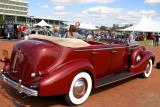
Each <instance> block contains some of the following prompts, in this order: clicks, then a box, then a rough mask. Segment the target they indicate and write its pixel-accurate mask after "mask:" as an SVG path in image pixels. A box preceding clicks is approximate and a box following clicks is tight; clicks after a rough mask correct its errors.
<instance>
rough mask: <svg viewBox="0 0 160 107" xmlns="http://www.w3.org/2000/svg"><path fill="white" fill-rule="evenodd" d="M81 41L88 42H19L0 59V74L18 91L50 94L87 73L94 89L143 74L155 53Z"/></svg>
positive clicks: (119, 44)
mask: <svg viewBox="0 0 160 107" xmlns="http://www.w3.org/2000/svg"><path fill="white" fill-rule="evenodd" d="M48 38H50V39H51V38H52V37H48ZM60 39H61V38H60ZM63 39H65V38H63ZM83 42H85V43H87V44H89V45H88V46H82V47H74V48H73V47H67V46H62V45H60V44H58V43H55V42H52V41H50V40H48V39H47V40H46V39H44V38H43V39H42V38H38V37H34V38H31V39H30V40H24V41H20V42H19V43H17V44H16V45H15V46H14V48H13V51H12V55H11V58H10V59H9V58H4V59H1V62H4V63H5V66H4V68H3V71H2V72H3V73H2V77H3V79H4V81H5V82H6V83H8V84H9V85H11V86H12V87H14V88H16V89H17V90H18V91H19V92H20V93H26V94H28V95H29V96H53V95H60V94H67V93H69V92H70V89H71V84H72V81H73V79H74V77H75V76H76V75H77V74H79V73H81V72H86V73H88V74H89V75H90V77H91V80H92V86H93V87H94V88H97V87H101V86H104V85H107V84H110V83H113V82H116V81H119V80H122V79H125V78H128V77H131V76H134V75H137V74H140V73H143V72H144V71H145V70H146V67H147V64H148V62H149V60H150V59H151V61H152V62H153V63H154V60H155V55H154V53H152V52H150V51H147V50H145V47H144V46H139V45H138V44H137V43H125V42H122V41H118V40H113V39H101V40H100V41H92V40H91V41H86V40H83ZM137 57H140V58H139V59H138V58H137ZM85 82H86V81H85ZM85 82H83V83H85ZM78 83H80V82H78ZM83 86H84V85H83ZM77 87H78V86H77ZM84 87H85V86H84ZM86 87H88V85H86ZM86 91H87V88H85V91H83V93H85V92H86ZM76 92H78V91H76ZM82 96H83V95H82ZM79 98H81V97H80V96H79V97H77V99H79ZM71 103H72V104H74V102H71ZM80 104H81V103H80ZM75 105H77V104H75Z"/></svg>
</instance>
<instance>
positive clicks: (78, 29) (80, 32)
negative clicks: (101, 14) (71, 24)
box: [75, 22, 84, 36]
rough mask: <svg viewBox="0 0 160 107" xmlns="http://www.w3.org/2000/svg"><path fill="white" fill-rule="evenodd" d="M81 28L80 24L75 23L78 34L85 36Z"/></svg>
mask: <svg viewBox="0 0 160 107" xmlns="http://www.w3.org/2000/svg"><path fill="white" fill-rule="evenodd" d="M79 27H80V22H76V23H75V28H76V32H77V33H78V34H80V35H81V36H83V35H84V32H83V31H82V29H80V28H79Z"/></svg>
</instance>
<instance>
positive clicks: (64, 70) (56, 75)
mask: <svg viewBox="0 0 160 107" xmlns="http://www.w3.org/2000/svg"><path fill="white" fill-rule="evenodd" d="M81 71H86V72H89V74H90V75H91V77H92V79H93V82H94V83H93V84H95V81H94V80H96V79H95V78H96V76H95V75H96V74H95V71H94V68H93V66H92V65H91V63H90V62H89V61H87V60H74V61H71V62H69V63H66V64H64V65H62V66H60V67H59V68H58V69H56V70H54V71H51V72H50V74H49V75H48V76H47V77H45V79H44V80H42V82H41V83H40V86H39V96H51V95H59V94H66V93H68V92H69V89H70V86H71V82H72V80H73V78H74V77H75V76H76V75H77V74H78V73H79V72H81Z"/></svg>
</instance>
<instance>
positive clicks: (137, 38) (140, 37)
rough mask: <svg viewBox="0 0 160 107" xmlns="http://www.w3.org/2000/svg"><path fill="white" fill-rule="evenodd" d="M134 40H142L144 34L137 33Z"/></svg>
mask: <svg viewBox="0 0 160 107" xmlns="http://www.w3.org/2000/svg"><path fill="white" fill-rule="evenodd" d="M135 40H136V41H144V36H143V35H137V36H136V39H135Z"/></svg>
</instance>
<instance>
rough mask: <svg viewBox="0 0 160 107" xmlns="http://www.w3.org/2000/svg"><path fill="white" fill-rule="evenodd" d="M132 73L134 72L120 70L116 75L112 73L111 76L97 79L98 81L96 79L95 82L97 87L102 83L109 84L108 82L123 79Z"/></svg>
mask: <svg viewBox="0 0 160 107" xmlns="http://www.w3.org/2000/svg"><path fill="white" fill-rule="evenodd" d="M133 75H135V74H133V73H128V72H122V73H119V74H116V75H114V76H112V77H109V78H105V79H102V80H99V81H97V83H96V84H97V86H98V87H99V86H102V85H106V84H110V83H113V82H116V81H119V80H122V79H125V78H127V77H131V76H133Z"/></svg>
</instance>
